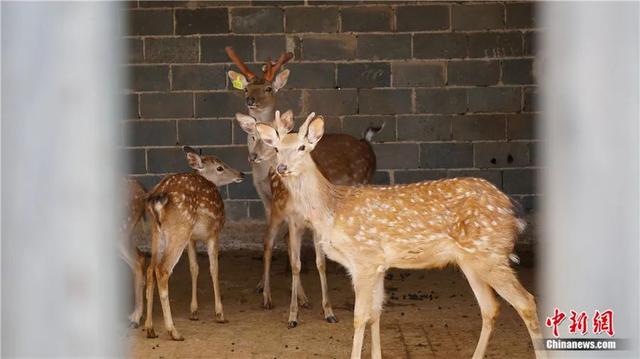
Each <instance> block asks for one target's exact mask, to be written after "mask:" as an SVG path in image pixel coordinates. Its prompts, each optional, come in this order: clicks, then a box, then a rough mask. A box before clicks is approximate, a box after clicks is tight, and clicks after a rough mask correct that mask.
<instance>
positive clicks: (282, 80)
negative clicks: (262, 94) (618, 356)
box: [273, 70, 291, 91]
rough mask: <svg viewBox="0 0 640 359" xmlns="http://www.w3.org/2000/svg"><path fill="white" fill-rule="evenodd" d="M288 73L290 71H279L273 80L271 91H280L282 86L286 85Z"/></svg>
mask: <svg viewBox="0 0 640 359" xmlns="http://www.w3.org/2000/svg"><path fill="white" fill-rule="evenodd" d="M290 73H291V71H289V70H283V71H280V73H279V74H278V75H277V76H276V79H275V80H273V89H274V90H275V91H278V90H280V89H281V88H283V87H284V85H286V84H287V80H288V79H289V74H290Z"/></svg>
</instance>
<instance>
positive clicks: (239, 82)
mask: <svg viewBox="0 0 640 359" xmlns="http://www.w3.org/2000/svg"><path fill="white" fill-rule="evenodd" d="M232 84H233V87H235V88H237V89H238V90H243V89H244V83H242V80H240V77H236V79H235V80H233V82H232Z"/></svg>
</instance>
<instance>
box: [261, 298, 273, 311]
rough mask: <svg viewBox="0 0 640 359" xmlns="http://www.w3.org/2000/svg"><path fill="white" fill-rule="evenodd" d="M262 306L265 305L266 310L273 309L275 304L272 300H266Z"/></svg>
mask: <svg viewBox="0 0 640 359" xmlns="http://www.w3.org/2000/svg"><path fill="white" fill-rule="evenodd" d="M262 306H263V307H264V309H266V310H270V309H273V304H272V303H271V300H266V301H265V302H264V303H263V304H262Z"/></svg>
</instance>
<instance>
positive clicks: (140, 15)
mask: <svg viewBox="0 0 640 359" xmlns="http://www.w3.org/2000/svg"><path fill="white" fill-rule="evenodd" d="M128 14H129V29H128V34H129V35H171V34H173V14H172V13H171V10H130V11H129V12H128Z"/></svg>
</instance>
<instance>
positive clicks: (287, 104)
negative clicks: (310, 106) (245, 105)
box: [245, 89, 303, 114]
mask: <svg viewBox="0 0 640 359" xmlns="http://www.w3.org/2000/svg"><path fill="white" fill-rule="evenodd" d="M276 101H277V104H276V107H277V108H279V109H282V110H284V111H286V110H291V111H293V113H294V114H299V113H301V112H302V105H303V102H302V91H301V90H289V89H283V90H280V91H278V96H277V97H276ZM245 112H246V110H245Z"/></svg>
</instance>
